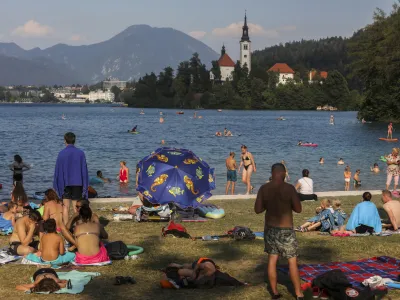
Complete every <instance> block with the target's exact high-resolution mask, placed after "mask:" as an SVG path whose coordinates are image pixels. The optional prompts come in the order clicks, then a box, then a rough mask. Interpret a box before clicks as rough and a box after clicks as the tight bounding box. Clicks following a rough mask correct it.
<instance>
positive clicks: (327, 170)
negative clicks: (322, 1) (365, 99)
mask: <svg viewBox="0 0 400 300" xmlns="http://www.w3.org/2000/svg"><path fill="white" fill-rule="evenodd" d="M139 112H140V110H138V109H131V108H112V107H110V106H108V107H104V106H92V105H90V106H89V105H82V106H79V105H0V138H1V142H0V183H2V184H3V190H0V198H3V199H6V198H9V193H10V190H11V185H12V172H11V171H10V170H9V169H8V165H9V164H10V163H11V162H12V161H13V156H14V154H16V153H18V154H20V155H21V156H22V158H23V159H24V161H25V162H26V163H28V164H31V165H32V169H31V170H29V171H27V172H26V173H25V176H24V183H25V187H26V189H27V191H28V192H29V195H32V194H33V192H35V191H43V190H45V189H47V188H49V187H51V186H52V180H53V172H54V166H55V161H56V158H57V154H58V152H59V151H60V150H61V149H63V147H64V144H63V135H64V133H65V132H67V131H72V132H74V133H75V134H76V135H77V143H76V145H77V147H79V148H81V149H83V150H84V151H85V153H86V158H87V162H88V167H89V172H90V176H95V174H96V171H97V170H102V171H103V174H104V176H106V177H109V178H111V179H113V180H114V182H113V183H111V184H106V185H104V186H101V185H100V186H95V188H96V190H97V191H98V192H99V195H100V196H117V195H120V196H121V195H123V196H126V195H134V194H135V188H134V182H131V184H130V186H129V187H120V186H119V184H118V183H117V182H116V180H115V179H116V176H117V174H118V171H119V161H120V160H126V161H127V165H128V167H130V169H131V172H132V175H133V174H134V172H135V165H136V163H137V162H138V161H139V160H140V159H141V158H143V157H144V156H146V155H148V154H149V153H150V152H152V151H153V150H155V149H157V148H158V147H160V142H161V140H162V139H164V140H165V141H166V145H167V146H171V147H177V148H188V149H191V150H192V151H194V152H195V153H196V154H197V155H199V156H200V157H201V158H202V159H204V160H205V161H207V162H208V163H209V164H210V165H211V166H212V167H214V168H215V170H216V182H217V189H216V191H214V194H222V193H224V186H225V182H226V169H225V158H226V157H227V156H228V155H229V152H230V151H234V152H236V153H237V157H238V156H239V153H240V145H241V144H245V145H247V146H248V148H249V151H250V152H251V153H253V155H254V157H255V161H256V163H257V173H256V174H254V176H253V180H252V181H253V185H254V186H255V187H256V189H258V187H260V185H262V184H263V183H264V182H265V181H266V180H267V179H268V178H269V171H270V167H271V165H272V164H273V163H275V162H279V161H281V160H282V159H284V160H285V161H286V162H287V167H288V169H289V173H290V177H291V178H290V179H291V180H290V181H291V182H292V183H294V182H295V181H296V180H297V179H298V178H300V177H301V170H302V169H303V168H308V169H309V170H310V177H312V178H313V179H314V185H315V190H316V191H327V190H329V191H331V190H343V188H344V184H343V183H344V180H343V170H344V166H337V165H336V163H337V161H338V159H339V158H340V157H342V158H343V159H344V160H345V162H346V163H347V164H349V165H350V167H351V170H352V172H353V173H354V172H355V170H356V169H361V180H362V185H363V189H380V188H383V187H384V184H385V172H381V174H378V175H374V174H372V173H371V172H370V169H369V168H370V165H372V164H373V163H374V162H378V159H379V157H380V156H381V155H383V154H386V153H389V152H390V151H391V148H392V147H393V146H394V145H393V144H389V143H385V142H381V141H379V140H378V138H379V137H383V136H385V135H386V125H385V124H360V123H359V122H358V121H357V119H356V112H335V113H334V115H335V120H336V124H335V125H334V126H332V125H329V115H330V113H329V112H317V111H284V112H282V111H223V112H217V111H208V110H203V111H199V112H198V115H201V116H203V118H202V119H193V118H191V117H192V115H193V111H190V110H185V114H184V115H176V113H175V110H163V112H164V118H165V122H164V123H163V124H160V123H159V110H157V109H146V110H145V115H140V114H139ZM62 114H65V115H66V117H67V119H66V120H62V119H61V115H62ZM281 115H282V116H284V117H285V118H286V121H277V120H276V118H277V117H279V116H281ZM134 125H138V130H139V131H140V134H137V135H132V134H128V133H127V130H128V129H130V128H132V127H133V126H134ZM224 127H227V128H228V129H229V130H231V131H232V133H233V134H234V137H215V136H214V134H215V132H216V131H217V130H220V131H223V129H224ZM394 135H396V131H395V133H394ZM298 140H303V141H309V142H314V143H317V144H318V145H319V146H318V148H315V149H313V148H307V147H298V146H297V142H298ZM321 156H323V157H324V158H325V165H320V164H319V163H318V161H319V158H320V157H321ZM379 165H380V167H381V169H383V168H384V164H383V163H382V162H379ZM244 192H245V186H244V185H243V184H242V183H241V182H239V183H238V186H237V193H239V194H242V193H244Z"/></svg>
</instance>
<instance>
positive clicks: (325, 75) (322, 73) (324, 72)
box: [319, 71, 328, 79]
mask: <svg viewBox="0 0 400 300" xmlns="http://www.w3.org/2000/svg"><path fill="white" fill-rule="evenodd" d="M319 76H321V78H324V79H326V78H327V77H328V72H326V71H321V72H320V73H319Z"/></svg>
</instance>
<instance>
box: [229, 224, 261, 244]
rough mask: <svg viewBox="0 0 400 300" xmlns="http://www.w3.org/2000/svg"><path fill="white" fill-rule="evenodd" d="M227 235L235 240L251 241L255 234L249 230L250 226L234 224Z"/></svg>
mask: <svg viewBox="0 0 400 300" xmlns="http://www.w3.org/2000/svg"><path fill="white" fill-rule="evenodd" d="M228 235H229V236H230V237H231V238H233V239H235V240H236V241H240V240H248V241H251V240H254V239H255V238H256V235H255V234H254V233H253V231H251V229H250V228H248V227H244V226H235V228H233V229H232V230H229V231H228Z"/></svg>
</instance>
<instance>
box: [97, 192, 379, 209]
mask: <svg viewBox="0 0 400 300" xmlns="http://www.w3.org/2000/svg"><path fill="white" fill-rule="evenodd" d="M364 192H367V191H331V192H316V194H317V196H318V198H324V197H346V196H361V195H362V194H363V193H364ZM368 192H370V193H371V194H372V195H380V194H381V193H382V191H381V190H373V191H368ZM254 199H256V195H255V194H254V195H233V196H232V195H214V196H212V197H211V198H209V199H208V200H207V201H216V200H218V201H222V200H226V201H228V200H254ZM90 202H91V203H127V202H129V203H132V204H133V205H136V204H137V205H139V204H140V200H139V199H138V198H137V197H120V198H95V199H90Z"/></svg>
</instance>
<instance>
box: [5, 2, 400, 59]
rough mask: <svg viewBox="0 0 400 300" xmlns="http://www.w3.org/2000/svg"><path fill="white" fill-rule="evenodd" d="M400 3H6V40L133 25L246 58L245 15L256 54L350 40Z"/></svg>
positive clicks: (90, 36)
mask: <svg viewBox="0 0 400 300" xmlns="http://www.w3.org/2000/svg"><path fill="white" fill-rule="evenodd" d="M394 2H395V0H247V1H245V0H196V1H195V0H113V1H111V0H79V1H78V0H68V1H64V0H1V2H0V10H1V12H2V13H1V17H0V42H11V41H12V42H15V43H17V44H18V45H20V46H21V47H23V48H25V49H29V48H33V47H40V48H45V47H49V46H52V45H54V44H56V43H66V44H71V45H82V44H91V43H95V42H100V41H103V40H106V39H109V38H111V37H112V36H113V35H115V34H117V33H119V32H121V31H122V30H124V29H125V28H126V27H128V26H130V25H134V24H148V25H150V26H154V27H172V28H175V29H178V30H181V31H183V32H186V33H188V34H190V35H192V36H193V37H196V38H198V39H199V40H201V41H203V42H204V43H206V44H207V45H209V46H210V47H212V48H213V49H215V50H216V51H218V52H219V51H220V48H221V46H222V43H225V45H226V46H227V51H228V53H229V54H230V55H231V56H232V58H237V57H238V42H239V39H240V36H241V26H242V24H243V17H244V11H245V9H247V16H248V22H249V23H250V39H251V41H252V42H253V43H252V45H253V50H255V49H262V48H264V47H266V46H271V45H274V44H277V43H280V42H283V43H284V42H287V41H292V40H300V39H315V38H321V37H327V36H339V35H341V36H350V35H351V34H352V33H353V32H354V31H355V30H357V29H360V28H362V27H364V26H365V25H366V24H369V23H371V22H372V15H373V11H374V10H375V8H376V7H379V8H382V9H383V10H385V11H386V12H390V10H391V6H392V4H393V3H394Z"/></svg>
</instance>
